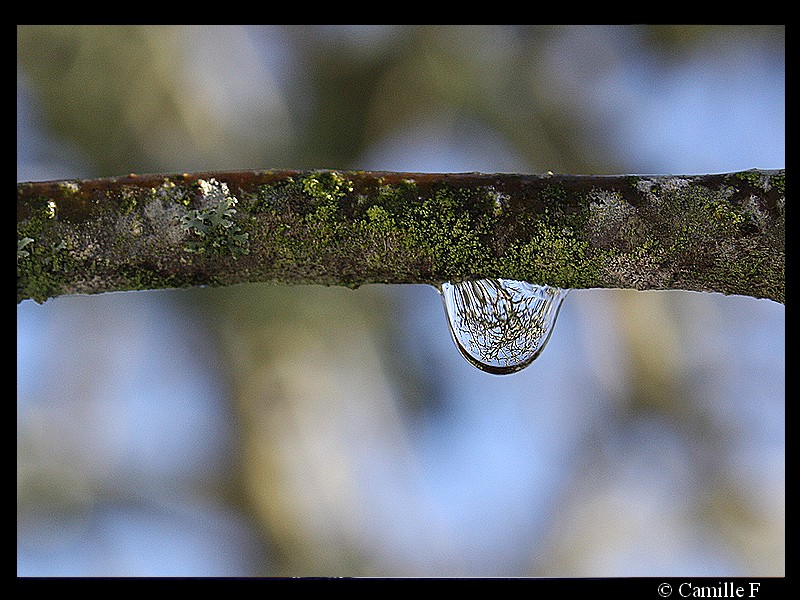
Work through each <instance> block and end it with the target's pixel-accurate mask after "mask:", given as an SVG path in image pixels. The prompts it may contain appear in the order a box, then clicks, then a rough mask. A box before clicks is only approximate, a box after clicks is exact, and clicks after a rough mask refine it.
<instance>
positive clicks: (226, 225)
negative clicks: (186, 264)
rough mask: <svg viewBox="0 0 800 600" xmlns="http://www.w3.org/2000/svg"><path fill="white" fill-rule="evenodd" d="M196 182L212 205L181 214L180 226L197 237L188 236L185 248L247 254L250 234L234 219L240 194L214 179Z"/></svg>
mask: <svg viewBox="0 0 800 600" xmlns="http://www.w3.org/2000/svg"><path fill="white" fill-rule="evenodd" d="M197 183H198V186H199V188H200V191H201V192H202V194H203V197H204V198H206V200H205V201H206V202H207V203H209V204H210V206H207V207H205V208H200V209H193V210H189V211H188V212H187V213H186V214H184V215H183V216H182V217H181V219H180V225H181V229H183V230H184V231H186V232H187V233H189V234H190V236H192V237H193V238H194V239H189V240H187V241H186V244H185V246H184V248H185V249H186V250H187V251H189V252H197V253H201V254H218V255H224V254H234V255H236V254H247V253H248V252H249V249H248V248H247V240H248V234H247V233H244V232H242V228H241V226H240V225H239V224H238V223H236V222H235V221H234V215H235V214H236V209H235V208H234V207H235V206H236V204H237V202H238V200H237V198H236V197H235V196H231V195H230V194H229V192H228V188H227V186H226V185H225V184H224V183H223V184H220V183H218V182H217V181H215V180H214V179H211V180H209V181H205V180H203V179H200V180H198V182H197Z"/></svg>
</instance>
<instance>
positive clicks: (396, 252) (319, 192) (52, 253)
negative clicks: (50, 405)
mask: <svg viewBox="0 0 800 600" xmlns="http://www.w3.org/2000/svg"><path fill="white" fill-rule="evenodd" d="M784 185H785V171H784V170H770V171H766V170H749V171H742V172H736V173H724V174H712V175H685V176H672V175H669V176H667V175H664V176H661V175H659V176H651V175H646V176H642V175H614V176H594V175H553V174H551V173H547V174H544V175H515V174H480V173H448V174H434V173H393V172H364V171H330V170H325V171H288V170H282V171H239V172H205V173H191V174H187V173H184V174H174V175H129V176H126V177H118V178H106V179H93V180H70V181H49V182H27V183H19V184H17V301H18V302H20V301H22V300H24V299H28V298H31V299H33V300H35V301H37V302H43V301H45V300H46V299H48V298H51V297H54V296H59V295H63V294H95V293H101V292H111V291H122V290H134V289H137V290H138V289H163V288H177V287H189V286H221V285H232V284H236V283H244V282H270V283H280V284H323V285H344V286H349V287H357V286H359V285H363V284H368V283H439V282H442V281H461V280H469V279H481V278H505V279H515V280H521V281H529V282H531V283H535V284H548V285H553V286H558V287H562V288H631V289H637V290H664V289H677V290H694V291H707V292H721V293H724V294H741V295H746V296H753V297H756V298H769V299H771V300H774V301H777V302H781V303H783V302H784V301H785V283H784V281H785V279H784V265H785V246H784V243H785V194H784Z"/></svg>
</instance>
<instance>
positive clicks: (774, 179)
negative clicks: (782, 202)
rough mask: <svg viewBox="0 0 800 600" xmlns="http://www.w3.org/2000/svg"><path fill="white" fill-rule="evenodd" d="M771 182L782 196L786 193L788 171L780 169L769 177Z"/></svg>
mask: <svg viewBox="0 0 800 600" xmlns="http://www.w3.org/2000/svg"><path fill="white" fill-rule="evenodd" d="M769 184H770V185H771V186H772V187H773V188H775V189H776V190H777V191H778V193H779V194H780V195H781V196H784V195H785V194H786V190H785V187H786V171H778V172H777V173H775V174H774V175H771V176H770V178H769Z"/></svg>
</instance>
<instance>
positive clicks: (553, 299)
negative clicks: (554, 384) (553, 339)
mask: <svg viewBox="0 0 800 600" xmlns="http://www.w3.org/2000/svg"><path fill="white" fill-rule="evenodd" d="M568 291H569V290H565V289H561V288H557V287H551V286H547V285H534V284H532V283H528V282H527V281H515V280H513V279H480V280H477V281H462V282H459V283H442V284H440V285H439V293H440V294H441V296H442V302H443V304H444V309H445V313H446V314H447V322H448V324H449V326H450V333H451V334H452V336H453V341H454V342H455V344H456V346H457V347H458V349H459V351H460V352H461V354H462V355H463V356H464V358H466V359H467V361H469V362H470V363H471V364H472V365H474V366H476V367H478V368H479V369H481V370H483V371H486V372H488V373H494V374H495V375H506V374H509V373H515V372H517V371H520V370H522V369H524V368H525V367H527V366H528V365H529V364H531V363H532V362H533V361H534V360H535V359H536V358H537V357H538V356H539V355H540V354H541V353H542V350H543V349H544V347H545V345H546V344H547V341H548V340H549V339H550V334H551V333H552V332H553V326H554V325H555V322H556V318H557V317H558V311H559V309H560V308H561V303H562V302H563V300H564V298H565V297H566V295H567V292H568Z"/></svg>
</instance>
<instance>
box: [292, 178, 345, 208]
mask: <svg viewBox="0 0 800 600" xmlns="http://www.w3.org/2000/svg"><path fill="white" fill-rule="evenodd" d="M302 185H303V191H304V192H305V193H306V194H308V195H309V196H312V197H314V198H317V199H318V200H323V201H325V202H328V203H335V202H336V201H338V200H339V199H340V198H342V197H343V196H345V194H347V193H349V192H352V191H353V183H352V182H351V181H348V180H347V179H346V178H345V177H344V176H343V175H341V174H339V173H337V172H336V171H325V172H322V173H312V174H311V175H308V176H306V177H304V178H303V180H302Z"/></svg>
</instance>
